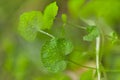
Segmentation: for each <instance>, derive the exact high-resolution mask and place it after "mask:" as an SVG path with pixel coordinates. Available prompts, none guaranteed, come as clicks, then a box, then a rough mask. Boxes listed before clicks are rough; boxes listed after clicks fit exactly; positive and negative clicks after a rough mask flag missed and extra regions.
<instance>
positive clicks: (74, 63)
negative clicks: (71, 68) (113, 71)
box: [68, 60, 96, 69]
mask: <svg viewBox="0 0 120 80" xmlns="http://www.w3.org/2000/svg"><path fill="white" fill-rule="evenodd" d="M68 61H70V62H71V63H73V64H76V65H78V66H81V67H83V68H89V69H96V68H94V67H89V66H85V65H82V64H78V63H76V62H74V61H72V60H68Z"/></svg>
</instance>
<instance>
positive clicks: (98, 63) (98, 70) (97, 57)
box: [96, 36, 101, 80]
mask: <svg viewBox="0 0 120 80" xmlns="http://www.w3.org/2000/svg"><path fill="white" fill-rule="evenodd" d="M99 55H100V36H98V37H97V38H96V68H97V77H98V80H101V74H100V61H99Z"/></svg>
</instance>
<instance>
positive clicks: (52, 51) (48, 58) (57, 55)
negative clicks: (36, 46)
mask: <svg viewBox="0 0 120 80" xmlns="http://www.w3.org/2000/svg"><path fill="white" fill-rule="evenodd" d="M61 40H62V39H52V40H50V41H47V42H46V43H45V44H44V45H43V47H42V49H41V61H42V64H43V66H44V67H45V68H46V70H47V71H48V72H52V73H57V72H61V71H63V70H65V68H66V65H67V62H66V60H65V57H66V56H65V55H67V54H68V52H71V50H69V49H67V48H69V47H68V44H67V47H66V46H64V45H65V44H64V43H63V44H64V45H63V44H62V43H61ZM59 42H60V43H59ZM62 42H63V41H62ZM62 46H63V47H65V48H61V47H62ZM62 50H64V51H62ZM63 52H67V53H63Z"/></svg>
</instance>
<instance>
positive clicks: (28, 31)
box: [18, 2, 118, 80]
mask: <svg viewBox="0 0 120 80" xmlns="http://www.w3.org/2000/svg"><path fill="white" fill-rule="evenodd" d="M73 7H74V6H73ZM73 9H74V8H73ZM76 11H77V10H75V12H76ZM57 12H58V6H57V4H56V2H53V3H51V4H50V5H48V6H47V7H46V9H45V10H44V13H42V12H40V11H31V12H26V13H23V14H22V15H21V16H20V23H19V28H18V30H19V33H20V35H21V36H22V37H23V38H24V39H26V40H27V41H30V42H31V41H34V40H35V38H36V36H37V32H40V33H43V34H45V35H47V36H49V37H50V39H48V41H46V42H45V44H44V45H43V46H42V48H41V53H40V55H41V56H40V59H41V62H42V66H43V68H44V69H45V71H46V72H47V73H59V72H61V71H64V70H65V69H66V67H67V63H68V62H72V63H74V64H77V65H79V66H81V67H84V68H88V69H92V70H88V72H85V73H83V74H82V77H81V80H87V79H88V78H86V75H87V74H88V75H89V80H93V79H94V77H93V76H92V74H95V73H93V71H94V70H95V71H96V74H97V80H101V77H102V76H101V73H103V72H105V71H106V70H105V69H104V68H103V66H102V64H101V61H100V57H101V55H100V50H101V47H102V43H101V42H102V41H101V40H102V39H103V38H104V36H106V34H104V33H103V31H102V30H101V29H100V28H99V27H98V26H97V22H96V23H95V24H94V25H91V24H88V23H86V24H87V25H88V26H84V27H81V26H76V25H72V24H71V23H69V21H67V16H66V14H62V16H61V17H62V21H63V25H62V30H61V33H62V37H59V38H57V37H55V36H53V35H52V34H49V33H47V32H46V31H44V30H46V29H48V30H50V29H51V27H52V25H53V24H54V20H55V18H56V15H57ZM67 24H70V25H72V26H76V27H77V28H80V29H83V30H85V31H86V32H87V35H85V36H83V40H84V41H87V42H90V43H91V42H95V44H96V45H95V47H94V48H95V53H96V68H94V67H89V66H85V65H82V64H78V63H76V62H74V61H72V60H70V59H68V58H67V57H68V56H69V55H70V53H72V51H73V50H74V47H75V46H73V43H72V42H71V41H70V40H69V39H67V38H66V37H65V30H64V27H65V26H66V25H67ZM107 36H108V38H110V40H111V41H112V43H113V44H114V43H115V42H116V41H117V40H118V38H117V35H116V33H115V32H113V31H112V32H111V33H110V35H107ZM78 57H79V56H78ZM101 66H102V68H101ZM108 71H109V70H108ZM95 77H96V76H95ZM104 77H105V76H104Z"/></svg>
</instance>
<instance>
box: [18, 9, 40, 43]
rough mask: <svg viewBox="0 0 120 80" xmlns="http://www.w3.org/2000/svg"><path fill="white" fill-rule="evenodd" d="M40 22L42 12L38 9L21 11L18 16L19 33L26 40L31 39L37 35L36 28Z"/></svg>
mask: <svg viewBox="0 0 120 80" xmlns="http://www.w3.org/2000/svg"><path fill="white" fill-rule="evenodd" d="M41 22H42V13H41V12H39V11H32V12H26V13H23V14H22V15H21V16H20V22H19V27H18V30H19V33H20V35H21V36H22V37H23V38H25V39H26V40H27V41H33V40H34V39H35V37H36V35H37V30H38V29H39V28H40V26H41V24H42V23H41Z"/></svg>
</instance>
